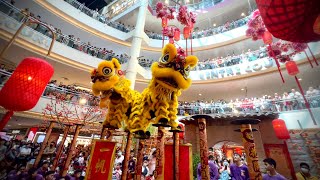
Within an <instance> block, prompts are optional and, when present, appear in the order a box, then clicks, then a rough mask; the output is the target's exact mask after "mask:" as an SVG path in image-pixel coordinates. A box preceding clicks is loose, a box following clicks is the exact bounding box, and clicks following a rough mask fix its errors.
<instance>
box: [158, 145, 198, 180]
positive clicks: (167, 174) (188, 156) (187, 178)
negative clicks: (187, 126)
mask: <svg viewBox="0 0 320 180" xmlns="http://www.w3.org/2000/svg"><path fill="white" fill-rule="evenodd" d="M173 150H174V148H173V145H169V144H166V145H165V152H166V153H165V160H164V166H165V167H166V168H164V179H165V180H174V179H176V180H179V179H183V180H192V179H193V168H192V146H191V145H182V144H181V145H180V146H179V152H178V153H177V154H179V160H178V162H179V172H180V173H179V178H178V179H177V178H175V177H174V171H173V167H174V165H173V162H174V161H173V160H174V158H175V157H174V155H173Z"/></svg>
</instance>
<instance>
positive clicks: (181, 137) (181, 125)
mask: <svg viewBox="0 0 320 180" xmlns="http://www.w3.org/2000/svg"><path fill="white" fill-rule="evenodd" d="M178 126H179V127H180V129H181V131H183V132H180V133H179V138H180V139H184V131H185V128H184V124H182V123H179V125H178Z"/></svg>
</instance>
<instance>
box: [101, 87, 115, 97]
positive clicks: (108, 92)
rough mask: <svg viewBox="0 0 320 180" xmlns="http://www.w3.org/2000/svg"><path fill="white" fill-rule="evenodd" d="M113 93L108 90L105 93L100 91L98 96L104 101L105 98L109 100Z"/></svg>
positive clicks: (111, 90)
mask: <svg viewBox="0 0 320 180" xmlns="http://www.w3.org/2000/svg"><path fill="white" fill-rule="evenodd" d="M112 93H113V89H109V90H107V91H101V94H100V98H101V99H105V98H109V97H110V96H111V95H112Z"/></svg>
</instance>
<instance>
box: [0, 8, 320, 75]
mask: <svg viewBox="0 0 320 180" xmlns="http://www.w3.org/2000/svg"><path fill="white" fill-rule="evenodd" d="M16 11H18V10H16ZM13 14H16V15H12V16H11V17H10V16H7V15H6V14H3V13H1V12H0V16H1V20H0V29H2V30H4V31H3V33H2V34H3V35H4V36H5V37H7V38H9V37H11V35H10V34H14V33H15V32H16V30H17V28H18V27H19V26H20V25H21V22H19V21H17V19H18V20H23V18H24V16H17V15H21V13H20V12H15V13H13ZM40 32H41V30H38V31H36V30H34V29H33V28H31V27H25V28H24V29H23V30H22V32H21V36H20V37H21V38H23V39H24V40H26V41H27V42H29V43H31V44H33V45H31V44H29V45H28V46H26V47H28V48H30V49H32V50H34V49H35V48H37V47H40V48H42V49H48V47H49V44H50V42H51V38H50V37H48V36H50V34H47V33H40ZM44 34H45V35H44ZM57 35H58V36H57V39H56V40H57V42H56V43H55V45H54V47H53V50H52V52H53V54H52V56H53V57H54V58H55V59H59V60H60V59H63V58H64V61H67V62H68V63H69V64H72V65H75V66H78V67H82V68H84V69H86V70H88V69H91V68H92V67H97V65H98V63H99V62H100V61H101V60H102V59H110V57H107V55H106V54H101V53H100V51H95V52H94V53H92V52H90V53H89V52H87V51H84V50H82V49H83V48H81V47H85V46H87V45H84V44H81V43H80V42H77V41H76V40H72V39H70V38H69V37H66V36H64V35H62V34H59V33H57ZM70 43H71V44H76V45H77V46H76V47H79V48H75V46H70ZM79 43H80V44H79ZM319 43H320V42H317V43H310V44H309V46H310V47H311V49H312V51H313V53H314V54H316V55H317V54H320V49H319V48H318V47H319ZM34 45H36V46H34ZM71 47H73V48H71ZM91 48H92V47H91ZM89 49H90V48H89ZM66 52H68V53H66ZM84 52H85V53H84ZM99 53H100V54H99ZM253 53H254V52H253ZM264 54H265V53H264ZM93 55H94V57H93ZM61 57H63V58H61ZM89 59H90V60H89ZM293 59H294V60H296V61H301V60H305V59H306V56H305V55H304V54H297V55H296V56H295V57H294V58H293ZM88 60H89V61H88ZM120 61H122V60H121V59H120ZM231 61H237V62H236V63H234V64H235V65H233V66H227V64H228V63H225V64H226V65H224V66H223V67H221V66H218V67H217V66H214V65H213V64H210V63H206V64H202V65H205V67H206V68H205V69H203V68H201V67H198V68H196V69H195V70H194V71H191V73H190V77H191V79H192V80H214V79H223V78H232V77H234V76H241V75H247V76H248V75H255V74H259V73H260V72H264V71H265V70H269V69H270V70H271V69H272V68H273V69H274V67H275V63H274V60H273V59H270V58H268V57H263V58H258V59H256V60H254V61H251V62H248V63H247V62H246V60H244V59H241V56H238V57H236V58H235V59H231ZM241 61H242V62H246V63H240V62H241ZM125 62H126V61H123V63H125ZM79 63H80V64H79ZM126 66H127V65H126V64H123V66H122V70H125V69H126V68H127V67H126ZM138 72H139V74H141V75H142V76H143V77H144V78H145V79H150V78H151V72H150V70H149V69H148V68H145V69H144V68H143V67H142V66H138Z"/></svg>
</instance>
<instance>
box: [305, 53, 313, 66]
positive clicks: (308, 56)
mask: <svg viewBox="0 0 320 180" xmlns="http://www.w3.org/2000/svg"><path fill="white" fill-rule="evenodd" d="M303 52H304V54H305V55H306V56H307V58H308V61H309V63H310V66H311V68H313V65H312V62H311V60H310V58H309V56H308V54H307V52H306V51H303Z"/></svg>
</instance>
